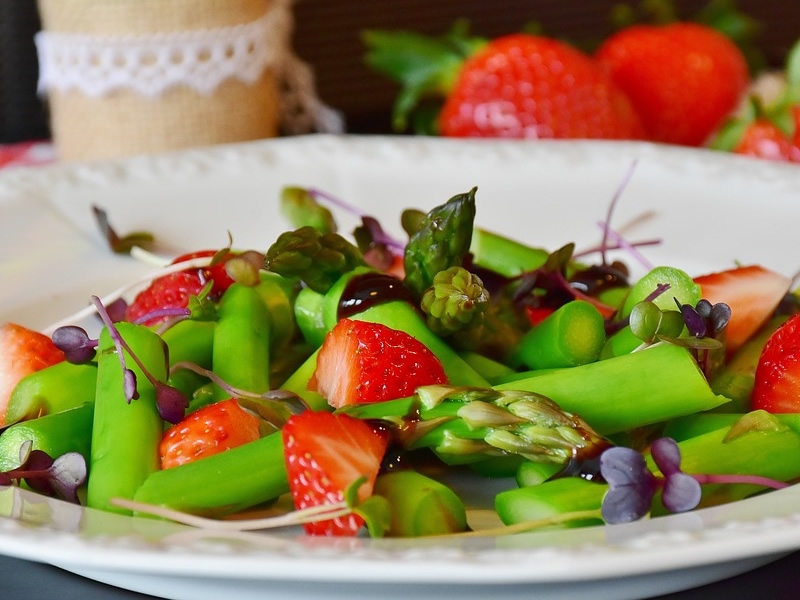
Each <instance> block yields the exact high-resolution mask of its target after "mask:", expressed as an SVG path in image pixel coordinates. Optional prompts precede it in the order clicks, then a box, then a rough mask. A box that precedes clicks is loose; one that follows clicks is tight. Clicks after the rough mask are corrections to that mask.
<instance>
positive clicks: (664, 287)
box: [645, 283, 670, 302]
mask: <svg viewBox="0 0 800 600" xmlns="http://www.w3.org/2000/svg"><path fill="white" fill-rule="evenodd" d="M669 288H670V285H669V284H668V283H659V284H658V285H657V286H656V289H654V290H653V291H652V292H650V293H649V294H648V295H647V297H646V298H645V300H646V301H648V302H652V301H653V300H655V299H656V298H658V297H660V296H661V295H662V294H664V293H666V292H667V291H669Z"/></svg>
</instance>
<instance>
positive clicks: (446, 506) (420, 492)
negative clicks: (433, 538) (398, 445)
mask: <svg viewBox="0 0 800 600" xmlns="http://www.w3.org/2000/svg"><path fill="white" fill-rule="evenodd" d="M373 493H374V494H375V495H378V496H382V497H383V498H386V500H388V502H389V506H390V507H391V523H390V526H389V529H388V530H387V532H386V533H387V534H388V535H390V536H393V537H419V536H424V535H444V534H448V533H457V532H459V531H464V530H465V529H466V527H467V511H466V508H465V507H464V503H463V502H462V500H461V498H459V497H458V495H457V494H456V493H455V492H454V491H453V490H451V489H450V488H449V487H447V486H446V485H444V484H443V483H441V482H440V481H437V480H435V479H432V478H430V477H428V476H426V475H423V474H421V473H418V472H417V471H413V470H409V469H403V470H400V471H393V472H388V473H384V474H381V475H379V476H378V478H377V480H376V481H375V487H374V489H373Z"/></svg>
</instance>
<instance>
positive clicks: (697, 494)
mask: <svg viewBox="0 0 800 600" xmlns="http://www.w3.org/2000/svg"><path fill="white" fill-rule="evenodd" d="M650 453H651V455H652V457H653V461H654V462H655V464H656V466H657V467H658V469H659V470H660V471H661V475H656V474H654V473H653V472H652V471H650V469H649V468H648V467H647V463H646V461H645V459H644V456H643V455H642V454H641V453H640V452H637V451H636V450H633V449H631V448H626V447H623V446H615V447H613V448H609V449H608V450H606V451H604V452H603V454H602V455H601V456H600V474H601V475H602V477H603V479H604V480H605V481H606V483H607V484H608V492H607V493H606V495H605V497H604V499H603V505H602V509H601V513H602V516H603V519H604V520H605V522H606V523H609V524H616V523H627V522H631V521H636V520H639V519H641V518H643V517H644V516H645V515H647V514H648V513H649V512H650V508H651V506H652V502H653V498H654V497H655V495H656V494H657V493H658V492H659V491H661V501H662V503H663V505H664V508H666V509H667V510H668V511H670V512H673V513H679V512H686V511H689V510H692V509H694V508H696V507H697V505H698V504H699V502H700V499H701V496H702V490H701V486H702V485H703V484H708V483H750V484H757V485H762V486H765V487H769V488H773V489H780V488H784V487H787V486H788V484H787V483H784V482H782V481H777V480H774V479H769V478H766V477H759V476H753V475H724V474H723V475H709V474H688V473H684V472H683V471H682V470H681V466H680V463H681V453H680V448H679V447H678V443H677V442H676V441H675V440H674V439H672V438H668V437H662V438H659V439H657V440H655V441H654V442H653V443H652V444H651V446H650Z"/></svg>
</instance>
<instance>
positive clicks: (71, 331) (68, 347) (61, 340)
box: [51, 325, 97, 364]
mask: <svg viewBox="0 0 800 600" xmlns="http://www.w3.org/2000/svg"><path fill="white" fill-rule="evenodd" d="M51 337H52V340H53V343H54V344H55V345H56V347H57V348H58V349H59V350H61V351H62V352H63V353H64V358H66V359H67V360H68V361H69V362H71V363H73V364H82V363H86V362H89V361H90V360H92V359H93V358H94V356H95V353H96V350H97V340H93V339H90V338H89V334H88V333H86V330H85V329H83V328H82V327H78V326H77V325H65V326H63V327H59V328H58V329H56V330H55V331H54V332H53V335H52V336H51Z"/></svg>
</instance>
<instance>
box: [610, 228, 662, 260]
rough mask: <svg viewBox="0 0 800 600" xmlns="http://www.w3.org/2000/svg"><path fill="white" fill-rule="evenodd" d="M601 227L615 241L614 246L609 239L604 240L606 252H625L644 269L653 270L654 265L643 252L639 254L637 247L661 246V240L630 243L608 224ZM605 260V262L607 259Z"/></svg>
mask: <svg viewBox="0 0 800 600" xmlns="http://www.w3.org/2000/svg"><path fill="white" fill-rule="evenodd" d="M599 225H600V227H602V228H603V231H604V234H605V236H606V238H609V237H610V238H611V239H612V240H613V241H614V243H613V244H609V243H608V239H606V240H604V241H603V246H602V248H603V250H604V251H606V252H607V251H609V250H615V249H622V250H625V251H626V252H628V254H630V255H631V256H632V257H633V258H635V259H636V260H637V261H638V262H639V264H641V265H642V267H644V268H645V269H646V270H648V271H651V270H652V269H653V263H651V262H650V261H649V260H647V259H646V258H645V256H644V255H643V254H642V253H641V252H639V250H638V249H637V246H648V245H655V244H660V243H661V240H649V241H646V242H639V243H633V242H628V241H627V240H626V239H625V238H624V237H622V235H620V234H619V233H617V232H616V231H614V230H613V229H611V227H610V226H609V225H608V224H607V223H599ZM603 260H604V261H605V259H603Z"/></svg>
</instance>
